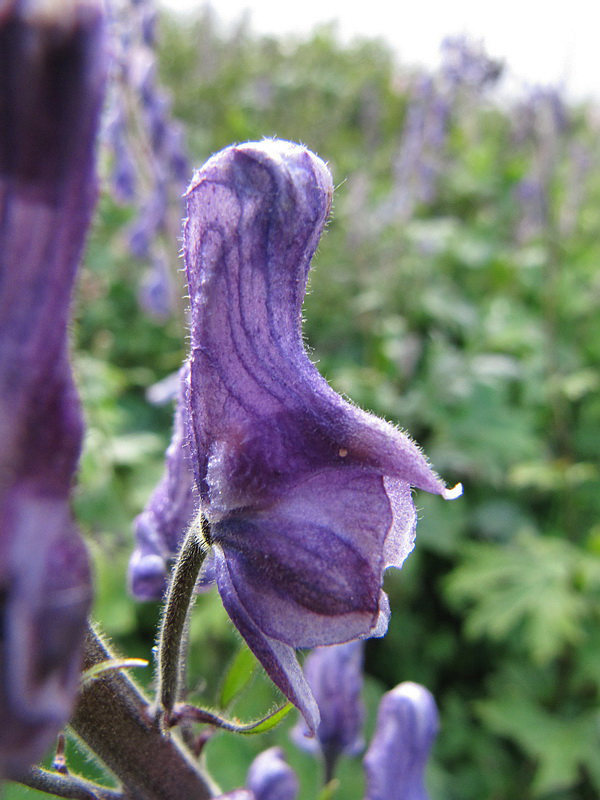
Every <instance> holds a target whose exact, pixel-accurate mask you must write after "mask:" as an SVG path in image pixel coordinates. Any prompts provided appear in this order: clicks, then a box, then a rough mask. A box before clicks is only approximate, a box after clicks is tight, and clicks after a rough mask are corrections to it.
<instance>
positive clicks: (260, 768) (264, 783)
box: [246, 747, 299, 800]
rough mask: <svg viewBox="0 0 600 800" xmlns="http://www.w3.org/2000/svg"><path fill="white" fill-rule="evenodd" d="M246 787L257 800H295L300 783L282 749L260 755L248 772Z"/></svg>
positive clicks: (270, 749)
mask: <svg viewBox="0 0 600 800" xmlns="http://www.w3.org/2000/svg"><path fill="white" fill-rule="evenodd" d="M246 786H247V787H248V789H250V791H251V792H252V794H253V796H254V798H255V800H295V798H296V797H297V796H298V790H299V783H298V778H297V777H296V773H295V772H294V770H293V769H292V768H291V767H290V765H289V764H288V763H287V761H286V760H285V756H284V754H283V750H282V749H281V748H280V747H270V748H269V749H268V750H265V751H264V752H262V753H261V754H260V755H258V756H257V757H256V758H255V759H254V761H253V762H252V764H251V765H250V769H249V770H248V777H247V778H246Z"/></svg>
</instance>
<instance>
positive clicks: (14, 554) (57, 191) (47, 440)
mask: <svg viewBox="0 0 600 800" xmlns="http://www.w3.org/2000/svg"><path fill="white" fill-rule="evenodd" d="M106 67H107V53H106V47H105V37H104V18H103V11H102V3H100V2H96V0H85V1H84V0H81V1H79V0H69V2H65V3H48V2H41V0H40V1H37V0H34V1H33V2H29V3H20V2H13V1H12V0H8V2H7V1H6V0H5V2H3V3H0V221H1V222H0V610H1V615H2V638H1V641H0V719H1V720H2V724H1V725H0V778H1V777H6V776H9V777H15V776H19V775H20V774H21V773H22V772H23V771H24V770H25V769H26V768H27V767H28V766H29V765H30V764H31V763H32V762H34V761H36V760H38V759H39V758H41V757H42V756H43V755H44V751H45V750H46V748H48V747H49V746H50V744H51V742H52V740H53V738H54V737H55V736H56V734H57V733H58V731H59V730H60V729H61V728H62V727H63V726H64V724H65V723H66V721H67V720H68V717H69V714H70V711H71V708H72V704H73V701H74V697H75V693H76V691H77V688H78V684H79V668H80V664H81V655H82V645H83V637H84V632H85V626H86V617H87V613H88V611H89V607H90V601H91V587H90V572H89V565H88V558H87V552H86V548H85V546H84V544H83V541H82V539H81V537H80V535H79V532H78V530H77V528H76V526H75V523H74V521H73V518H72V515H71V510H70V493H71V486H72V483H73V478H74V474H75V471H76V468H77V462H78V458H79V453H80V448H81V440H82V434H83V420H82V415H81V409H80V404H79V399H78V396H77V392H76V389H75V385H74V382H73V378H72V375H71V369H70V365H69V356H68V320H69V310H70V303H71V293H72V289H73V283H74V279H75V274H76V270H77V266H78V263H79V260H80V258H81V255H82V251H83V246H84V242H85V237H86V233H87V230H88V226H89V223H90V220H91V216H92V211H93V209H94V205H95V201H96V194H97V182H96V173H95V142H96V133H97V128H98V120H99V113H100V108H101V105H102V99H103V95H104V85H105V77H106Z"/></svg>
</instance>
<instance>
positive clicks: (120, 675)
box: [71, 627, 216, 800]
mask: <svg viewBox="0 0 600 800" xmlns="http://www.w3.org/2000/svg"><path fill="white" fill-rule="evenodd" d="M116 657H117V656H116V655H115V654H114V653H112V652H111V651H110V650H109V649H108V647H107V645H106V644H105V642H104V641H103V640H102V639H101V638H100V636H99V635H98V633H96V631H94V630H93V629H92V628H91V627H90V628H89V630H88V634H87V637H86V643H85V655H84V664H83V669H84V670H89V669H90V668H91V667H93V666H94V665H95V664H99V663H101V662H104V661H107V660H109V659H112V658H116ZM71 727H72V729H73V730H74V732H75V733H76V734H77V735H78V736H79V737H80V738H81V739H82V740H83V742H84V743H85V744H86V745H87V746H88V747H89V748H90V749H91V750H92V751H93V752H94V753H95V754H96V755H97V756H98V757H99V758H100V760H101V761H102V762H103V763H104V764H105V765H106V766H107V767H108V768H109V769H110V770H111V771H112V772H113V773H114V775H115V776H116V777H117V778H118V780H119V781H120V783H121V785H122V787H123V794H124V795H125V796H126V797H127V798H128V799H130V800H182V798H185V800H208V799H209V798H211V797H213V796H214V794H215V793H216V790H215V789H214V787H213V786H212V784H211V782H210V780H209V778H208V777H207V776H205V775H204V774H203V773H202V772H201V771H200V769H199V767H198V766H197V764H195V763H194V761H193V760H192V757H191V755H190V754H189V753H188V751H187V750H186V749H185V748H184V746H183V745H182V744H180V743H179V742H178V740H177V739H176V738H175V737H174V736H169V735H167V734H165V733H163V731H162V730H161V729H160V727H159V726H158V724H157V723H156V720H155V714H154V712H153V708H152V705H151V704H150V702H149V700H148V699H147V698H146V697H145V696H144V695H143V694H142V692H141V691H140V689H139V688H138V687H137V685H136V684H135V683H134V682H133V681H132V680H131V679H130V678H129V677H128V676H127V675H126V674H125V673H124V672H122V671H121V672H114V671H108V672H103V673H101V674H100V675H99V676H98V677H97V678H96V679H94V680H93V681H91V682H90V683H88V684H87V685H85V686H84V687H83V688H82V690H81V692H80V695H79V698H78V701H77V704H76V707H75V712H74V714H73V717H72V719H71Z"/></svg>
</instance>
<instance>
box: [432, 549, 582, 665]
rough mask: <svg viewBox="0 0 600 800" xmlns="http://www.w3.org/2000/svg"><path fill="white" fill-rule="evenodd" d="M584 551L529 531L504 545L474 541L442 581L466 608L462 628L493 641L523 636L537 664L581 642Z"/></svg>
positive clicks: (455, 598) (452, 596) (523, 643)
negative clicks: (579, 576) (464, 621)
mask: <svg viewBox="0 0 600 800" xmlns="http://www.w3.org/2000/svg"><path fill="white" fill-rule="evenodd" d="M581 561H582V554H581V553H580V551H579V550H577V548H575V547H574V546H573V545H571V544H570V543H569V542H566V541H563V540H560V539H557V538H550V537H536V536H534V535H532V534H526V535H522V536H520V537H519V538H518V539H517V540H516V541H514V542H512V543H511V544H510V545H509V546H507V547H499V546H497V545H489V544H479V543H478V544H474V545H471V546H470V547H468V548H467V551H466V558H465V561H464V563H463V564H462V565H461V566H460V567H459V568H458V569H456V570H455V571H454V572H453V573H452V574H451V575H450V577H449V579H448V580H447V582H446V589H447V594H448V597H449V599H450V601H451V603H453V604H454V605H455V606H458V607H464V606H470V608H469V609H468V611H467V613H466V623H465V632H466V634H467V635H468V636H469V637H471V638H478V637H480V636H488V637H490V638H491V639H495V640H497V641H504V640H506V639H508V638H510V637H511V636H512V635H513V634H514V633H515V632H519V633H520V634H521V636H520V641H521V643H522V645H523V646H524V647H525V648H526V649H527V650H528V651H529V652H530V654H531V656H532V658H533V659H534V661H536V662H537V663H540V664H543V663H547V662H548V661H549V660H550V659H552V658H553V657H555V656H557V655H558V654H559V653H560V652H561V651H562V649H563V648H564V647H565V646H566V645H568V644H573V643H576V642H577V641H579V639H580V638H581V635H582V622H583V620H584V618H585V616H586V615H587V613H588V611H589V603H588V599H587V597H586V596H585V594H584V593H582V592H581V590H580V589H579V587H578V586H577V583H578V581H577V580H576V578H577V576H578V575H579V574H580V570H581Z"/></svg>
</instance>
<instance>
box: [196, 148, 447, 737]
mask: <svg viewBox="0 0 600 800" xmlns="http://www.w3.org/2000/svg"><path fill="white" fill-rule="evenodd" d="M332 187H333V184H332V179H331V176H330V174H329V171H328V169H327V167H326V166H325V164H324V163H323V161H321V160H320V159H319V158H318V157H317V156H315V155H314V154H313V153H311V152H310V151H308V150H307V149H306V148H305V147H302V146H300V145H296V144H292V143H290V142H282V141H277V140H266V141H263V142H258V143H253V144H244V145H240V146H237V147H230V148H227V149H226V150H223V151H221V152H220V153H217V154H216V155H215V156H213V157H212V158H211V159H210V160H209V161H208V162H207V163H206V165H205V166H204V167H203V168H202V169H201V170H199V171H198V172H197V173H196V174H195V175H194V179H193V181H192V183H191V185H190V187H189V189H188V192H187V206H188V218H187V220H186V221H185V227H184V255H185V262H186V270H187V275H188V285H189V291H190V299H191V323H192V324H191V345H192V350H191V358H190V392H189V396H188V402H189V413H190V440H191V453H192V458H193V459H194V472H195V474H196V478H197V481H198V490H199V494H200V501H201V506H202V511H203V513H204V514H205V516H206V518H207V520H208V522H209V523H210V536H211V540H212V544H213V545H214V548H213V549H214V552H215V566H216V576H217V585H218V588H219V591H220V594H221V597H222V599H223V603H224V605H225V608H226V609H227V612H228V613H229V615H230V617H231V619H232V620H233V622H234V624H235V625H236V626H237V628H238V629H239V630H240V632H241V633H242V635H243V636H244V638H245V639H246V641H247V642H248V645H249V646H250V648H251V649H252V650H253V651H254V653H255V654H256V655H257V657H258V658H259V660H260V661H261V662H262V664H263V666H264V667H265V669H266V670H267V672H268V673H269V675H270V676H271V678H272V679H273V680H274V682H275V683H276V684H277V685H278V686H279V688H280V689H282V691H283V692H284V693H285V694H286V695H287V697H288V698H290V699H291V700H292V701H293V702H294V703H296V704H297V705H298V707H299V708H300V709H301V710H302V711H303V713H304V714H305V717H307V721H308V722H309V728H311V730H313V732H314V730H316V726H317V724H318V713H317V710H316V709H317V707H316V703H315V702H314V698H313V697H312V693H311V691H310V688H309V687H308V684H307V683H306V681H305V680H304V678H303V677H302V671H301V670H300V669H299V667H298V665H297V662H296V660H295V656H294V648H297V647H313V646H317V645H330V644H338V643H342V642H347V641H350V640H352V639H357V638H360V637H365V636H372V635H381V634H383V632H384V631H385V628H386V626H387V618H388V616H389V610H388V607H387V599H386V597H385V595H384V593H383V592H382V591H381V586H382V581H383V572H384V570H385V569H386V568H387V567H389V566H396V567H399V566H401V564H402V562H403V560H404V559H405V558H406V556H407V555H408V553H409V552H410V550H411V549H412V547H413V543H414V531H415V524H416V514H415V509H414V505H413V501H412V497H411V491H410V487H411V486H416V487H419V488H422V489H425V490H427V491H430V492H435V493H437V494H441V495H442V494H444V493H445V492H447V490H446V488H445V485H444V483H443V481H442V480H441V479H440V478H439V477H438V476H437V475H436V474H435V473H434V472H433V470H432V469H431V467H430V465H429V463H428V462H427V459H426V458H425V456H424V455H423V453H422V452H421V450H420V449H419V447H418V446H417V445H416V444H415V443H414V442H413V441H412V440H411V439H410V438H409V437H408V436H406V435H405V434H404V433H402V432H400V431H399V430H398V429H396V428H395V427H393V426H392V425H389V424H388V423H386V422H384V421H383V420H381V419H378V418H377V417H374V416H373V415H370V414H367V413H366V412H364V411H361V410H360V409H358V408H356V407H355V406H353V405H351V404H350V403H348V402H346V401H345V400H343V399H342V398H341V397H340V396H339V395H337V394H336V393H335V392H334V391H333V389H332V388H331V387H330V386H329V385H328V384H327V382H326V381H325V380H324V379H323V378H322V377H321V375H320V374H319V373H318V371H317V369H316V368H315V366H314V365H313V364H312V363H311V361H310V360H309V358H308V356H307V354H306V352H305V349H304V345H303V341H302V325H301V322H302V302H303V299H304V293H305V289H306V281H307V276H308V271H309V268H310V263H311V259H312V256H313V255H314V253H315V250H316V248H317V244H318V241H319V238H320V235H321V233H322V230H323V228H324V225H325V222H326V219H327V216H328V214H329V210H330V207H331V199H332Z"/></svg>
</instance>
